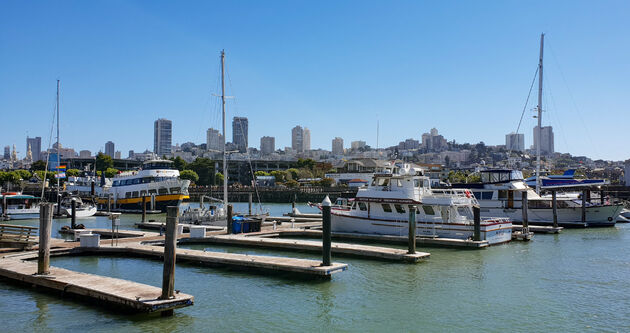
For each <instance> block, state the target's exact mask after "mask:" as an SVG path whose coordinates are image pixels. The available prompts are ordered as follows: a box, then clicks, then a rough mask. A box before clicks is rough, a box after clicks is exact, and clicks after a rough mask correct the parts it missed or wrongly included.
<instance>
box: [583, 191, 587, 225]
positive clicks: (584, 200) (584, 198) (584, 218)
mask: <svg viewBox="0 0 630 333" xmlns="http://www.w3.org/2000/svg"><path fill="white" fill-rule="evenodd" d="M582 223H586V190H582Z"/></svg>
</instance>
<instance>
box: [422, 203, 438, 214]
mask: <svg viewBox="0 0 630 333" xmlns="http://www.w3.org/2000/svg"><path fill="white" fill-rule="evenodd" d="M422 210H423V211H424V213H425V214H426V215H435V211H434V210H433V206H425V205H422Z"/></svg>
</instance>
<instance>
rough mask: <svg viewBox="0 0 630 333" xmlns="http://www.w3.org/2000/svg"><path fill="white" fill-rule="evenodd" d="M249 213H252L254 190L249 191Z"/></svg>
mask: <svg viewBox="0 0 630 333" xmlns="http://www.w3.org/2000/svg"><path fill="white" fill-rule="evenodd" d="M249 215H252V192H249Z"/></svg>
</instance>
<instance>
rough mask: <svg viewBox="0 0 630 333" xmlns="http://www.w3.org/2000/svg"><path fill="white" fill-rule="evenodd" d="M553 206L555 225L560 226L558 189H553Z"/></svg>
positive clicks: (555, 226)
mask: <svg viewBox="0 0 630 333" xmlns="http://www.w3.org/2000/svg"><path fill="white" fill-rule="evenodd" d="M551 207H552V208H553V227H554V228H557V227H558V199H557V198H556V190H552V191H551Z"/></svg>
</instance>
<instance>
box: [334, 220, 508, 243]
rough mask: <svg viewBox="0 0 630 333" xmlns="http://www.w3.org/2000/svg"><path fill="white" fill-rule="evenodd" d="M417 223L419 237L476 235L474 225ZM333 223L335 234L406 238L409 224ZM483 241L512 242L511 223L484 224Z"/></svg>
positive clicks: (467, 236)
mask: <svg viewBox="0 0 630 333" xmlns="http://www.w3.org/2000/svg"><path fill="white" fill-rule="evenodd" d="M416 223H417V227H416V235H418V236H430V237H434V236H437V237H443V238H455V239H471V238H472V236H473V232H474V226H473V225H470V224H458V223H433V222H428V223H427V222H422V221H418V222H416ZM331 224H332V231H333V232H350V233H362V234H378V235H392V236H407V235H408V234H409V224H408V222H407V221H389V220H382V219H367V218H361V217H355V216H348V215H336V214H333V215H332V219H331ZM481 239H482V240H487V241H488V242H489V243H490V244H500V243H505V242H509V241H510V240H511V239H512V223H511V222H505V221H501V222H498V223H482V225H481Z"/></svg>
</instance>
